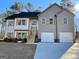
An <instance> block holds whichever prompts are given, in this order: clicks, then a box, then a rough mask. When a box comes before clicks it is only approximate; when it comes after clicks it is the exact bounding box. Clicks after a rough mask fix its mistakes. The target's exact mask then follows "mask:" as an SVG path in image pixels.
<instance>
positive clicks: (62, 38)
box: [59, 32, 73, 42]
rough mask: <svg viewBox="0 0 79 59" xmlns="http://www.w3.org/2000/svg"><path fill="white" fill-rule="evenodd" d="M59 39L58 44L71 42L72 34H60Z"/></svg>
mask: <svg viewBox="0 0 79 59" xmlns="http://www.w3.org/2000/svg"><path fill="white" fill-rule="evenodd" d="M59 38H60V42H73V34H72V33H70V32H61V33H60V34H59Z"/></svg>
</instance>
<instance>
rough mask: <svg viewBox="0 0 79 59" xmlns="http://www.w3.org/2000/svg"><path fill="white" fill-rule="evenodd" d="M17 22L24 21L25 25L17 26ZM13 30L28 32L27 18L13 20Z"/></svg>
mask: <svg viewBox="0 0 79 59" xmlns="http://www.w3.org/2000/svg"><path fill="white" fill-rule="evenodd" d="M19 20H25V25H22V24H21V25H18V21H19ZM14 29H16V30H18V29H19V30H28V29H29V18H16V19H15V25H14Z"/></svg>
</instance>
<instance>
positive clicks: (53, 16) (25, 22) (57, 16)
mask: <svg viewBox="0 0 79 59" xmlns="http://www.w3.org/2000/svg"><path fill="white" fill-rule="evenodd" d="M36 33H37V34H38V39H41V42H55V41H59V42H74V41H75V40H74V14H73V13H72V12H70V11H69V10H67V9H65V8H62V7H61V6H59V5H58V4H56V3H54V4H53V5H50V6H49V7H48V8H46V9H45V10H44V11H42V12H21V13H18V14H14V15H11V16H9V17H7V18H6V26H5V37H13V38H27V39H28V41H30V42H34V40H35V38H34V37H35V35H36ZM31 38H32V39H31Z"/></svg>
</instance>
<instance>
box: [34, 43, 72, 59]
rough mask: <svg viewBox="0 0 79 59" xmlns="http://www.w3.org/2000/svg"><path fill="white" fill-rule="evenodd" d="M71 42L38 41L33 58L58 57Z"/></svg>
mask: <svg viewBox="0 0 79 59" xmlns="http://www.w3.org/2000/svg"><path fill="white" fill-rule="evenodd" d="M72 45H73V43H39V44H38V45H37V49H36V53H35V56H34V59H60V58H61V56H62V55H63V54H64V53H65V52H66V51H67V50H68V49H69V48H70V47H71V46H72Z"/></svg>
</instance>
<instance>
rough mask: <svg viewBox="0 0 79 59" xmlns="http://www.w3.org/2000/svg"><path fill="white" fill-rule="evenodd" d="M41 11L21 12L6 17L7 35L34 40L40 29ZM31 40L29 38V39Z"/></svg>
mask: <svg viewBox="0 0 79 59" xmlns="http://www.w3.org/2000/svg"><path fill="white" fill-rule="evenodd" d="M38 14H39V12H21V13H19V14H14V15H11V16H9V17H7V18H6V25H5V37H8V38H27V39H30V41H33V42H34V40H33V39H35V38H33V36H34V37H35V35H36V31H37V29H38V16H37V15H38ZM28 41H29V40H28Z"/></svg>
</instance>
